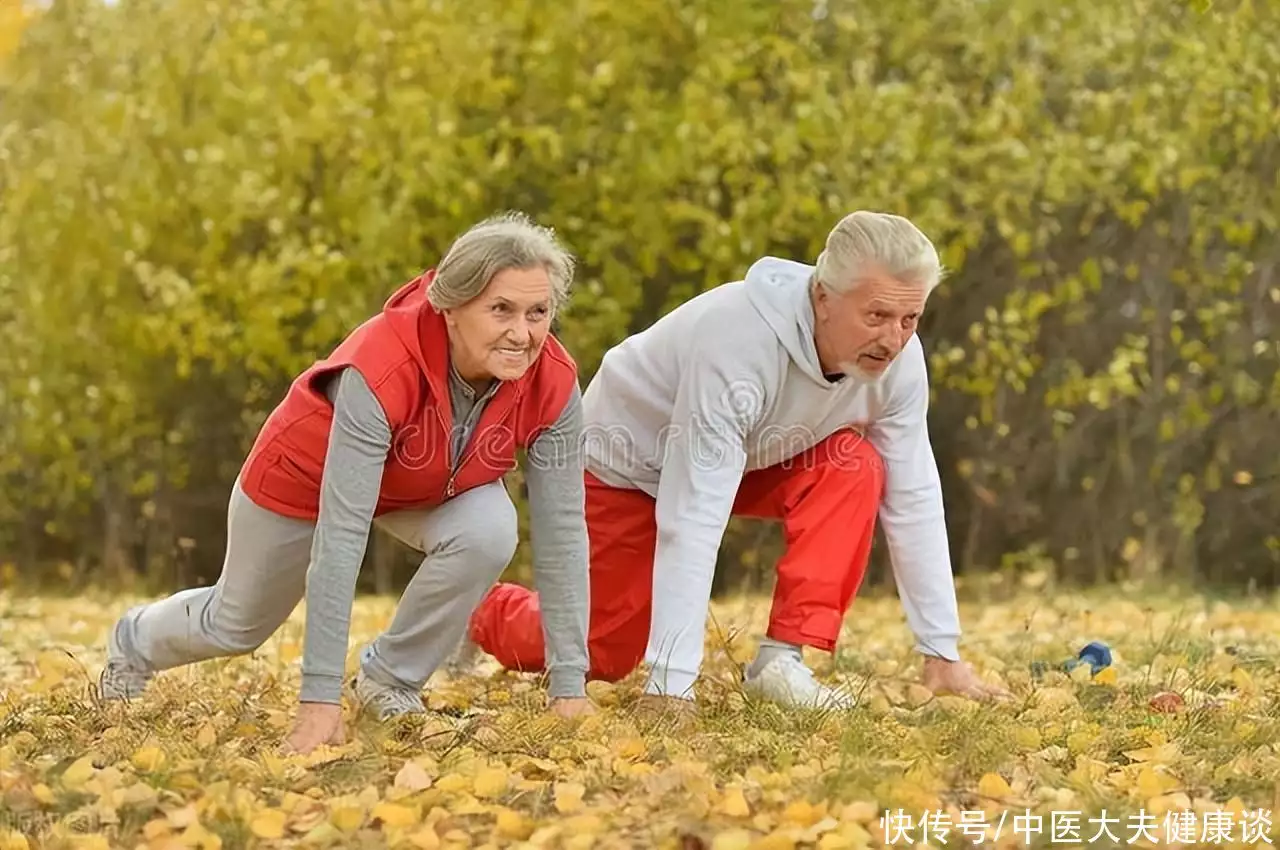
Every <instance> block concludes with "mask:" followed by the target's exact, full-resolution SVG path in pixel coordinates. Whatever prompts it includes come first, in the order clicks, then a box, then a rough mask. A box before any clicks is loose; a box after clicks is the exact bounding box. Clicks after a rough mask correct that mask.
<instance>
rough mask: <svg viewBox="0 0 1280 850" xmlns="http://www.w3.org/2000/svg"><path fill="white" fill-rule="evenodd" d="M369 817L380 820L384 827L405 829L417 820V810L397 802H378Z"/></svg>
mask: <svg viewBox="0 0 1280 850" xmlns="http://www.w3.org/2000/svg"><path fill="white" fill-rule="evenodd" d="M369 817H370V818H372V819H374V820H380V821H382V824H383V826H384V827H389V828H391V829H405V828H406V827H409V826H412V825H413V824H415V823H417V822H418V813H417V811H415V810H414V809H413V808H411V807H409V806H403V805H401V804H399V803H385V802H384V803H378V804H377V805H376V806H374V807H373V811H372V812H370V813H369Z"/></svg>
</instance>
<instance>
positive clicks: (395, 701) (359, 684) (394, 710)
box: [356, 669, 427, 720]
mask: <svg viewBox="0 0 1280 850" xmlns="http://www.w3.org/2000/svg"><path fill="white" fill-rule="evenodd" d="M356 698H357V699H358V700H359V701H360V703H361V705H363V706H365V707H366V708H370V709H372V710H373V711H374V712H375V713H376V715H377V718H378V719H379V720H387V719H389V718H392V717H403V716H405V715H408V714H426V713H427V707H426V706H425V705H423V703H422V694H421V693H420V692H418V691H411V690H409V689H408V688H401V687H397V686H394V685H384V684H382V683H381V682H377V681H374V680H373V679H371V678H369V677H368V676H366V675H365V673H364V670H363V669H361V670H360V672H358V673H356Z"/></svg>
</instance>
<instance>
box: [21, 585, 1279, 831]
mask: <svg viewBox="0 0 1280 850" xmlns="http://www.w3.org/2000/svg"><path fill="white" fill-rule="evenodd" d="M132 601H133V600H130V599H101V598H83V597H80V598H70V599H67V598H50V597H37V598H32V597H29V596H23V595H17V594H14V593H9V594H4V593H0V694H2V695H0V850H13V849H14V848H42V847H48V848H58V847H131V848H132V847H146V848H167V847H175V848H176V847H200V848H208V849H209V850H213V848H237V847H276V846H314V847H383V846H394V847H406V848H427V849H428V850H430V848H451V847H459V848H461V847H508V846H528V847H535V846H536V847H566V848H580V849H581V850H585V848H606V847H609V848H611V847H671V848H681V850H684V849H685V848H714V850H732V849H733V848H791V847H817V848H824V850H836V848H857V847H882V846H902V847H907V846H913V845H915V846H920V845H929V846H933V847H971V846H976V845H979V844H982V845H984V846H995V847H1015V846H1033V847H1034V846H1046V847H1047V846H1054V847H1059V846H1078V847H1092V846H1097V847H1107V846H1112V847H1113V846H1267V845H1268V844H1272V843H1274V842H1275V840H1276V839H1277V838H1280V831H1278V830H1273V828H1272V820H1273V814H1280V685H1278V684H1277V673H1276V660H1277V658H1280V616H1277V611H1278V610H1280V606H1277V605H1276V600H1275V599H1251V600H1234V601H1231V602H1226V601H1213V600H1206V599H1204V598H1201V597H1193V596H1173V595H1161V596H1159V597H1156V596H1153V595H1151V594H1150V593H1145V592H1142V591H1139V590H1137V589H1127V588H1120V587H1117V588H1111V589H1109V590H1108V591H1106V592H1093V593H1087V594H1086V593H1073V592H1065V591H1064V592H1060V593H1050V592H1049V591H1048V589H1047V588H1041V589H1040V590H1039V591H1037V592H1031V591H1023V592H1021V593H1019V594H1017V595H1014V596H1011V597H1009V598H1004V599H999V600H992V599H988V600H984V601H976V600H974V601H969V602H966V603H965V604H964V605H963V607H962V616H963V621H964V624H965V631H966V637H965V641H964V644H963V645H964V650H965V652H966V654H967V657H968V658H969V659H970V660H971V661H972V662H973V663H974V664H975V666H976V667H977V668H978V669H979V670H980V671H981V672H982V673H983V674H984V675H986V676H988V677H991V678H993V679H997V680H999V681H1002V682H1003V683H1005V684H1006V685H1007V686H1008V687H1009V688H1010V689H1011V690H1012V691H1013V692H1014V693H1015V694H1016V700H1015V701H1013V702H1012V703H1010V704H1007V705H1003V706H999V707H990V706H979V705H975V704H973V703H970V702H967V701H964V700H959V699H955V698H951V697H935V696H934V695H932V694H930V693H929V692H928V691H926V690H925V689H924V688H922V687H921V686H920V685H919V684H918V675H919V664H918V660H917V659H916V658H915V657H914V656H913V655H912V653H911V651H910V639H909V635H908V633H907V631H906V629H905V627H904V624H903V622H902V615H901V608H900V607H899V605H898V603H897V602H896V600H894V599H880V600H872V599H867V600H859V601H858V602H857V603H856V605H855V609H854V611H853V613H851V614H850V616H849V617H848V618H847V621H846V635H845V638H844V640H843V642H842V648H841V649H840V651H839V653H838V654H837V656H836V657H835V658H832V657H830V656H825V655H817V654H815V655H813V656H811V657H810V660H811V662H812V663H813V664H814V665H815V667H816V668H817V669H818V670H819V672H820V675H821V676H822V677H823V678H824V679H827V680H829V681H838V682H842V683H843V684H845V685H846V686H848V687H849V688H851V689H852V690H854V691H855V692H856V693H857V694H858V695H859V703H860V704H859V707H858V708H856V709H854V710H851V711H845V712H833V713H820V712H805V711H799V712H797V711H784V710H782V709H780V708H779V707H777V706H774V705H771V704H767V703H758V702H755V701H753V700H752V699H750V698H749V697H748V696H746V695H744V694H743V693H742V691H741V688H740V687H739V673H738V669H739V667H738V665H739V664H740V663H741V662H743V661H746V660H747V659H749V658H750V657H751V654H752V651H753V649H754V643H753V641H754V639H755V636H756V635H758V634H759V631H758V630H759V629H760V628H761V627H762V625H763V623H764V621H765V618H766V617H767V613H768V601H767V600H764V599H742V600H732V601H726V602H723V603H719V604H717V605H716V607H715V611H714V618H713V622H712V625H711V628H709V630H708V637H707V652H708V662H707V676H706V681H705V682H704V683H703V684H702V685H701V688H702V690H701V694H702V702H701V710H700V713H699V714H698V715H697V716H696V717H695V718H694V719H693V720H692V721H691V725H689V726H687V727H683V728H681V727H677V726H675V725H673V724H672V723H671V722H669V721H665V720H662V719H654V718H648V717H642V716H638V715H637V714H636V713H635V712H634V711H632V703H633V701H634V699H635V697H636V696H637V695H638V691H639V685H640V682H639V681H638V680H633V681H625V682H622V683H619V684H617V685H604V684H601V683H593V684H592V685H591V692H592V695H593V696H594V697H595V698H596V700H597V701H598V703H599V704H600V705H601V706H602V711H601V713H600V714H599V715H598V716H597V717H593V718H589V719H588V720H586V721H584V722H582V723H581V724H579V725H571V724H565V723H562V722H560V721H557V720H555V719H553V718H551V717H549V716H548V715H547V714H546V713H545V711H544V709H543V695H542V691H541V690H540V689H539V683H538V682H537V681H536V679H534V678H533V677H531V676H527V675H524V676H521V675H512V674H507V673H503V672H502V671H499V670H496V669H494V668H493V667H492V666H485V665H484V664H482V665H481V666H480V668H479V669H478V670H477V671H476V675H475V676H473V677H469V678H463V679H457V680H445V679H442V680H441V682H440V683H439V684H438V685H437V684H436V683H435V682H434V681H433V683H432V687H431V689H430V690H429V692H428V694H427V700H428V705H429V706H430V707H431V708H432V709H434V711H433V712H431V713H430V714H428V715H427V716H425V717H424V718H415V719H412V720H406V721H399V722H396V723H392V724H386V725H384V724H379V723H377V722H376V721H374V720H373V719H372V718H369V717H367V716H360V715H358V714H357V713H355V712H354V710H353V711H352V713H350V714H349V725H348V731H349V735H350V743H348V744H347V745H346V746H344V747H340V748H331V749H327V750H325V751H323V752H319V753H316V754H313V755H312V756H310V757H305V758H302V757H289V758H282V757H280V756H279V755H278V754H277V747H278V746H279V744H280V742H281V740H282V739H283V736H284V734H285V733H286V732H287V730H288V727H289V723H290V720H291V717H292V703H291V701H292V699H293V698H294V697H295V695H296V693H297V684H298V670H299V662H300V648H301V637H302V614H303V612H302V610H301V609H299V611H297V612H295V616H294V617H293V619H291V620H290V622H289V623H288V624H287V625H286V626H285V627H284V628H283V629H281V631H280V632H279V633H278V634H277V635H276V636H275V637H274V638H273V639H272V640H271V641H269V642H268V643H267V644H266V645H264V646H263V647H262V648H261V650H259V651H258V652H257V653H255V654H254V655H252V656H245V657H240V658H235V659H230V660H223V661H213V662H206V663H204V664H200V665H196V666H193V667H190V668H186V669H181V670H174V671H168V672H166V673H164V674H162V675H161V676H160V677H158V678H157V679H156V681H155V682H154V684H153V686H152V688H151V689H150V690H149V692H148V693H147V694H146V696H145V697H144V698H142V699H141V700H140V701H137V702H135V703H133V704H131V705H127V706H121V705H102V704H100V703H99V702H98V701H97V699H96V693H95V690H94V686H95V683H96V678H97V674H98V671H99V670H100V669H101V664H102V661H103V652H104V646H105V634H106V630H107V628H108V627H109V625H110V624H111V623H112V621H113V619H114V618H115V617H116V616H117V615H118V614H119V613H120V611H122V610H123V609H124V607H125V606H126V605H128V604H129V603H130V602H132ZM393 605H394V600H390V599H362V600H359V601H358V602H357V604H356V608H355V615H354V622H353V634H352V652H351V655H350V657H349V664H351V665H354V662H355V654H356V653H357V652H358V651H359V648H360V646H361V645H362V643H363V641H365V640H367V639H368V638H369V637H370V636H372V635H374V634H376V632H377V630H378V629H380V628H381V627H382V626H384V625H385V624H386V623H387V622H388V621H389V618H390V616H391V613H392V610H393ZM1090 641H1103V642H1105V643H1107V644H1108V645H1109V647H1110V649H1111V651H1112V663H1111V665H1110V667H1107V668H1103V669H1101V670H1099V671H1097V672H1096V673H1095V671H1094V670H1093V669H1091V668H1090V667H1089V666H1088V665H1086V664H1081V665H1078V666H1076V667H1075V668H1074V669H1071V670H1070V671H1064V670H1063V669H1062V662H1063V661H1064V660H1066V659H1069V658H1071V657H1072V656H1074V655H1075V654H1076V653H1077V652H1078V651H1079V650H1080V648H1081V647H1083V646H1084V645H1085V644H1087V643H1088V642H1090ZM1037 662H1039V663H1037ZM352 669H354V667H352Z"/></svg>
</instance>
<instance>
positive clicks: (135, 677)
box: [98, 609, 155, 700]
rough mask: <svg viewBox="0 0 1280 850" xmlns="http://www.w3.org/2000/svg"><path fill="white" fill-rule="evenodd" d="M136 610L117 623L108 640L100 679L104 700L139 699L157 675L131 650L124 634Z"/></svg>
mask: <svg viewBox="0 0 1280 850" xmlns="http://www.w3.org/2000/svg"><path fill="white" fill-rule="evenodd" d="M135 610H136V609H130V610H129V611H127V612H126V613H125V615H124V616H123V617H121V618H120V619H119V620H118V621H116V624H115V626H114V627H112V629H111V636H110V637H109V638H108V639H107V663H106V666H105V667H103V668H102V675H101V676H99V677H98V693H99V695H100V696H101V697H102V699H104V700H132V699H137V698H138V697H140V696H142V692H143V691H144V690H146V687H147V683H148V682H150V681H151V678H152V676H154V675H155V671H153V670H152V669H151V668H150V667H148V666H147V664H146V662H145V661H143V660H142V659H141V658H138V657H137V656H136V655H135V654H134V653H132V652H130V651H129V650H128V648H127V644H126V643H125V641H124V640H123V638H122V635H121V631H122V630H123V629H124V628H125V625H126V623H127V622H128V620H129V618H130V616H132V614H133V612H134V611H135Z"/></svg>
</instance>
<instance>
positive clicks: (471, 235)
mask: <svg viewBox="0 0 1280 850" xmlns="http://www.w3.org/2000/svg"><path fill="white" fill-rule="evenodd" d="M539 267H541V268H543V269H546V272H547V276H548V277H549V278H550V279H551V309H552V312H553V313H554V312H555V311H556V310H558V309H559V308H560V307H561V306H562V305H563V304H564V302H565V301H567V300H568V297H569V286H570V285H571V284H572V282H573V269H574V259H573V255H572V254H570V253H569V252H568V251H567V250H565V249H564V248H563V247H562V246H561V245H560V243H559V242H558V241H557V240H556V236H555V231H554V230H552V229H551V228H549V227H543V226H541V225H538V224H535V223H534V221H533V220H532V219H531V218H529V216H527V215H525V214H524V213H521V212H508V213H503V214H501V215H496V216H493V217H491V218H487V219H485V220H484V221H482V222H480V223H479V224H476V225H474V226H472V227H471V228H470V229H469V230H467V232H466V233H464V234H462V235H461V236H459V237H458V239H457V240H456V241H455V242H454V243H453V244H452V245H451V246H449V250H448V252H447V253H446V254H445V255H444V259H442V260H441V261H440V265H439V266H437V268H436V275H435V278H434V279H433V280H432V281H431V285H430V286H429V287H428V288H427V298H428V299H429V300H430V301H431V304H432V306H433V307H435V308H436V309H437V310H447V309H449V308H452V307H461V306H462V305H463V304H466V303H467V302H468V301H471V300H472V299H473V298H476V297H477V296H479V295H480V293H481V292H483V291H484V288H485V287H486V286H488V285H489V281H491V280H493V277H494V275H496V274H498V273H499V272H501V271H505V270H506V269H533V268H539Z"/></svg>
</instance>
